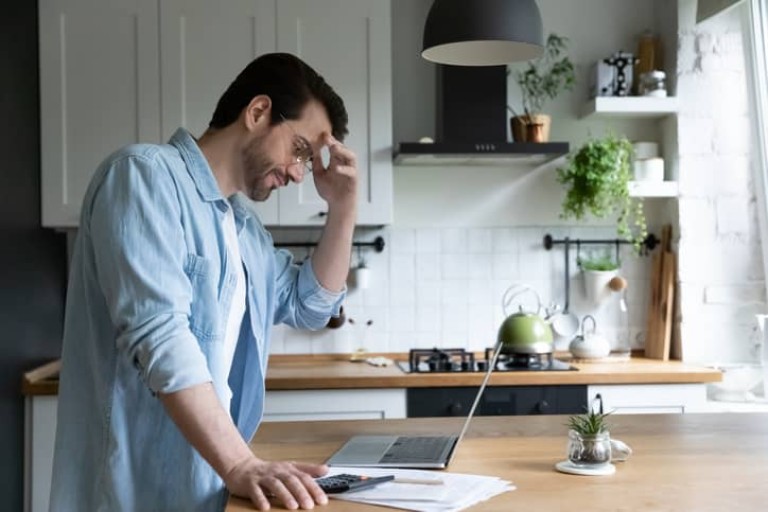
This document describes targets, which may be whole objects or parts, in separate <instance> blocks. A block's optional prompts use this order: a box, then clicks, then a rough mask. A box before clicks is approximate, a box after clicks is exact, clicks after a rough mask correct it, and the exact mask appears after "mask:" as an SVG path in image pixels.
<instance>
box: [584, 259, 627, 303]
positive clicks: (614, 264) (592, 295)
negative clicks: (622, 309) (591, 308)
mask: <svg viewBox="0 0 768 512" xmlns="http://www.w3.org/2000/svg"><path fill="white" fill-rule="evenodd" d="M577 264H578V265H579V268H581V273H582V276H583V278H584V295H586V297H587V299H588V300H590V301H591V302H592V303H593V304H599V303H600V302H602V301H603V299H605V298H607V297H608V296H610V294H611V289H610V287H609V283H610V282H611V279H613V278H614V277H616V275H617V274H618V273H619V267H621V262H620V261H619V260H618V259H615V258H613V257H612V256H611V254H610V252H601V253H593V254H590V255H588V256H586V257H583V258H582V257H581V256H579V257H578V259H577Z"/></svg>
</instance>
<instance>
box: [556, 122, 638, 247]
mask: <svg viewBox="0 0 768 512" xmlns="http://www.w3.org/2000/svg"><path fill="white" fill-rule="evenodd" d="M631 160H632V144H631V143H630V142H629V140H627V139H626V138H625V137H617V136H614V135H610V134H609V135H606V136H604V137H602V138H597V139H591V140H589V141H587V142H586V143H584V144H583V145H582V146H581V147H580V148H579V149H578V150H577V151H576V152H575V153H572V154H571V155H569V156H568V163H567V165H566V166H565V167H561V168H559V169H557V180H558V181H559V182H560V183H561V184H562V185H564V186H565V188H566V194H565V199H564V200H563V205H562V207H563V211H562V213H561V215H560V216H561V218H564V219H568V218H574V219H576V220H583V219H584V218H586V217H587V215H589V214H591V215H593V216H594V217H596V218H605V217H608V216H610V215H616V230H617V232H618V234H619V236H620V237H622V238H625V239H626V240H628V241H630V242H632V244H633V245H634V247H635V250H636V251H637V252H639V251H640V249H641V247H642V244H643V242H644V241H645V238H646V237H647V236H648V226H647V224H646V221H645V214H644V212H643V203H642V201H640V200H637V199H634V198H632V197H630V196H629V181H630V178H631V176H632V173H631V169H630V162H631Z"/></svg>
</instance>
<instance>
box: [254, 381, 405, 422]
mask: <svg viewBox="0 0 768 512" xmlns="http://www.w3.org/2000/svg"><path fill="white" fill-rule="evenodd" d="M394 418H405V389H397V388H392V389H322V390H320V389H317V390H295V391H294V390H286V391H267V396H266V401H265V403H264V417H263V420H264V421H319V420H341V419H347V420H370V419H381V420H383V419H394Z"/></svg>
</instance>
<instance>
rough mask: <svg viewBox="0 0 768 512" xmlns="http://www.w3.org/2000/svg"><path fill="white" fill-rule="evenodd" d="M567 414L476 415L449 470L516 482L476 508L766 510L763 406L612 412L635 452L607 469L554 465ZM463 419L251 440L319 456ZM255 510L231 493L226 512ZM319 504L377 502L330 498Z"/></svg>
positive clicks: (454, 425)
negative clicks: (352, 440) (565, 470)
mask: <svg viewBox="0 0 768 512" xmlns="http://www.w3.org/2000/svg"><path fill="white" fill-rule="evenodd" d="M566 419H567V418H566V417H565V416H505V417H488V416H484V417H478V418H475V419H474V420H473V423H472V427H471V429H470V431H469V433H468V435H467V437H466V438H465V440H464V442H463V443H462V445H461V446H460V447H459V450H458V453H457V456H456V458H455V459H454V462H453V463H452V464H451V466H450V468H449V469H448V471H451V472H455V473H472V474H480V475H491V476H498V477H501V478H504V479H506V480H510V481H512V482H513V483H514V484H515V485H516V486H517V490H515V491H512V492H508V493H505V494H502V495H500V496H497V497H495V498H493V499H491V500H489V501H487V502H485V503H481V504H478V505H476V506H475V507H473V508H472V509H471V510H472V511H507V510H536V511H542V512H543V511H559V510H564V511H565V510H589V511H633V512H634V511H654V512H658V511H692V512H693V511H695V512H708V511H727V510H736V511H740V512H741V511H763V510H765V509H766V503H768V484H766V482H768V414H763V413H742V414H665V415H637V416H615V417H612V418H611V435H612V436H613V437H615V438H618V439H621V440H622V441H624V442H626V443H627V444H629V445H630V446H631V447H632V449H633V451H634V453H633V455H632V456H631V457H630V459H629V460H628V461H627V462H620V463H616V466H617V471H616V473H615V474H614V475H612V476H602V477H585V476H575V475H566V474H562V473H558V472H557V471H555V469H554V465H555V463H557V462H558V461H560V460H563V459H564V453H565V444H566V430H567V429H566V427H565V426H564V425H565V422H566ZM461 421H462V418H448V419H442V418H429V419H409V420H387V421H345V422H335V421H334V422H312V423H268V424H264V425H262V426H261V428H260V429H259V432H258V433H257V435H256V437H255V439H254V441H253V443H252V444H251V448H252V449H253V451H254V452H255V453H256V454H257V455H258V456H260V457H264V458H267V459H271V460H272V459H274V460H277V459H283V460H304V461H312V462H322V461H324V460H326V459H327V458H328V457H329V456H330V455H331V454H332V453H333V452H334V451H335V450H336V449H338V448H339V447H340V446H341V445H342V444H343V443H344V441H345V440H346V439H347V438H349V437H350V436H352V435H356V434H363V433H366V434H392V433H396V434H400V433H410V434H432V433H451V432H456V431H458V430H459V428H460V424H461ZM247 510H248V511H250V510H253V508H252V507H251V505H250V503H249V502H248V501H246V500H242V499H239V498H230V502H229V506H228V507H227V511H228V512H243V511H247ZM317 510H327V511H328V512H336V511H339V512H342V511H350V510H371V511H375V510H382V509H381V508H374V507H368V506H364V505H360V504H355V503H345V502H341V501H334V500H331V503H330V504H329V505H328V506H326V507H321V508H319V509H317Z"/></svg>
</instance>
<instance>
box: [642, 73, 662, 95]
mask: <svg viewBox="0 0 768 512" xmlns="http://www.w3.org/2000/svg"><path fill="white" fill-rule="evenodd" d="M666 78H667V74H666V73H664V72H663V71H658V70H654V71H648V72H647V73H643V74H642V75H640V82H639V89H638V94H640V96H656V97H665V96H666V95H667V85H666Z"/></svg>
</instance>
